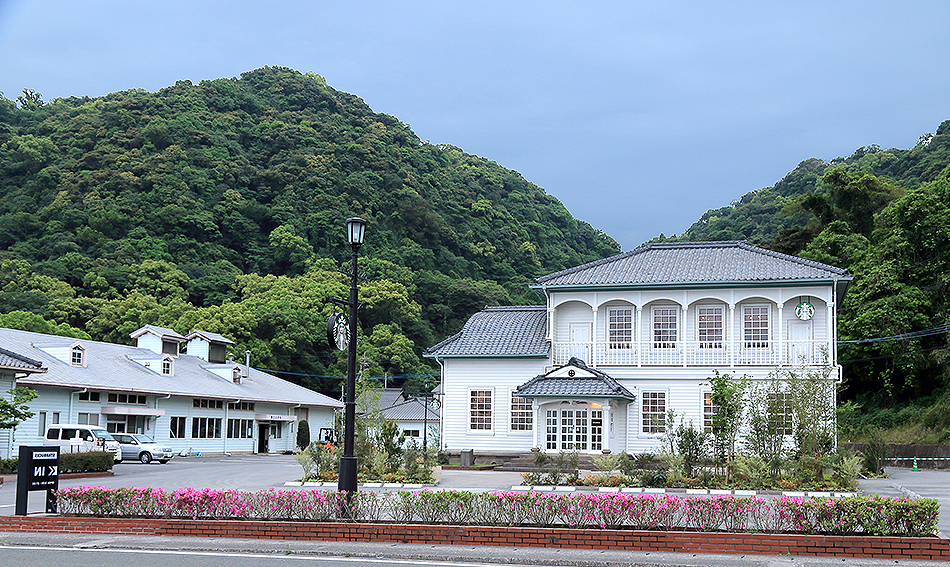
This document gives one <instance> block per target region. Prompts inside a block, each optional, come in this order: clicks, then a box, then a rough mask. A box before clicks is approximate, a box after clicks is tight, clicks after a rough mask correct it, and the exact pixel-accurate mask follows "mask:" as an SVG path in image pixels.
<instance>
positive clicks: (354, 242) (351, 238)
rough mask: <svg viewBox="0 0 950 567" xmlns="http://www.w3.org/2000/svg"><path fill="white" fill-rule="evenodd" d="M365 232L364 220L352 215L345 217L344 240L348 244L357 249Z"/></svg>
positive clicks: (361, 243)
mask: <svg viewBox="0 0 950 567" xmlns="http://www.w3.org/2000/svg"><path fill="white" fill-rule="evenodd" d="M365 234H366V221H365V220H363V219H361V218H359V217H353V218H351V219H346V241H347V242H349V243H350V246H355V247H356V249H357V250H359V247H360V246H362V245H363V236H364V235H365Z"/></svg>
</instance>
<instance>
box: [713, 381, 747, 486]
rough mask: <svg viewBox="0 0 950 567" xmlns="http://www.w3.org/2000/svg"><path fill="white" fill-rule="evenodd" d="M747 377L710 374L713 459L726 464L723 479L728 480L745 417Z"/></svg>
mask: <svg viewBox="0 0 950 567" xmlns="http://www.w3.org/2000/svg"><path fill="white" fill-rule="evenodd" d="M749 384H750V381H749V377H748V376H746V375H743V376H741V377H739V378H736V377H734V376H733V375H731V374H721V373H720V372H719V371H718V370H714V371H713V375H712V376H710V377H709V387H710V390H711V392H710V400H709V401H710V402H711V403H712V406H713V408H715V411H714V412H713V415H712V428H711V431H710V433H711V434H712V441H713V451H714V453H715V456H716V459H717V461H718V462H720V463H724V464H725V474H726V480H727V481H728V480H729V474H730V473H729V470H730V466H729V465H730V464H731V463H732V460H733V458H734V457H735V455H736V454H737V450H736V449H737V448H736V442H737V440H738V437H739V431H740V429H741V427H742V422H743V419H744V411H745V406H746V394H747V392H748V390H749Z"/></svg>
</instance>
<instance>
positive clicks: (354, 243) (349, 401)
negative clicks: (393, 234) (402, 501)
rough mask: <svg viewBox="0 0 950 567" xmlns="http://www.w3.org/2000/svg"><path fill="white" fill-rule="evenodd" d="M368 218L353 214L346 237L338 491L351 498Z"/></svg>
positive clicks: (354, 469)
mask: <svg viewBox="0 0 950 567" xmlns="http://www.w3.org/2000/svg"><path fill="white" fill-rule="evenodd" d="M365 232H366V221H365V220H363V219H361V218H358V217H353V218H351V219H347V221H346V240H347V242H349V243H350V250H351V251H352V252H353V257H352V262H351V263H352V266H351V271H350V301H349V306H350V319H349V325H350V332H349V335H350V341H349V344H348V345H347V355H348V356H347V360H346V396H345V401H344V402H343V457H342V458H341V459H340V476H339V484H338V486H337V488H338V490H340V491H341V492H346V493H347V500H348V501H349V499H350V498H351V496H352V493H354V492H356V487H357V482H356V456H354V455H353V446H354V444H355V440H354V428H355V427H356V308H357V306H358V301H357V293H356V274H357V271H356V255H357V253H359V250H360V246H362V245H363V235H364V233H365Z"/></svg>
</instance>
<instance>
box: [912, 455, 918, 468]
mask: <svg viewBox="0 0 950 567" xmlns="http://www.w3.org/2000/svg"><path fill="white" fill-rule="evenodd" d="M913 470H917V457H914V468H913Z"/></svg>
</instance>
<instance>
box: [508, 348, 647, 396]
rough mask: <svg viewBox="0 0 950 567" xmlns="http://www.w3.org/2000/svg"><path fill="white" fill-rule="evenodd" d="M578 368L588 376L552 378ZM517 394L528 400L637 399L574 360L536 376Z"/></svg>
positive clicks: (520, 388)
mask: <svg viewBox="0 0 950 567" xmlns="http://www.w3.org/2000/svg"><path fill="white" fill-rule="evenodd" d="M569 366H571V367H575V368H577V369H578V370H580V371H581V374H590V375H588V376H563V375H560V376H552V374H555V373H560V374H563V372H561V371H562V370H563V369H564V368H566V367H569ZM515 394H517V395H519V396H522V397H525V398H611V399H627V400H633V399H635V396H634V395H633V394H632V393H630V391H629V390H627V389H626V388H624V387H623V386H622V385H621V384H620V383H619V382H617V381H616V380H614V379H613V378H611V377H610V376H608V375H607V374H604V373H603V372H601V371H600V370H597V369H596V368H588V367H587V365H586V364H584V362H583V361H582V360H579V359H576V358H572V359H571V360H570V361H568V363H567V364H565V365H564V366H559V367H557V368H555V369H554V370H551V371H550V372H548V373H547V374H542V375H541V376H536V377H534V378H532V379H531V380H529V381H528V382H526V383H524V384H522V385H521V386H518V389H517V390H515Z"/></svg>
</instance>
